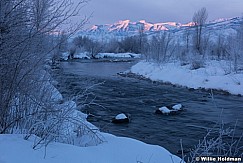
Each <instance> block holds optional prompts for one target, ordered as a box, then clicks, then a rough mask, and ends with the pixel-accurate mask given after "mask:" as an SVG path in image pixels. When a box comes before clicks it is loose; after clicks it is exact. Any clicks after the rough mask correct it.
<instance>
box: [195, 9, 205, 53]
mask: <svg viewBox="0 0 243 163" xmlns="http://www.w3.org/2000/svg"><path fill="white" fill-rule="evenodd" d="M207 18H208V13H207V10H206V8H205V7H203V8H201V9H200V10H198V11H197V12H195V13H194V15H193V18H192V21H193V22H194V23H195V36H194V39H195V40H194V47H195V49H196V50H197V51H198V52H199V54H202V41H203V36H202V35H203V32H202V30H203V27H204V25H205V23H206V20H207Z"/></svg>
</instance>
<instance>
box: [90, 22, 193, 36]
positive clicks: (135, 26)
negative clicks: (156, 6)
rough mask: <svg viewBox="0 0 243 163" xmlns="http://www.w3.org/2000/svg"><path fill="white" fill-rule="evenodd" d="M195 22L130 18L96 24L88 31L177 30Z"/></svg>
mask: <svg viewBox="0 0 243 163" xmlns="http://www.w3.org/2000/svg"><path fill="white" fill-rule="evenodd" d="M193 25H194V23H192V22H190V23H188V24H180V23H176V22H165V23H150V22H146V21H145V20H140V21H138V22H132V21H130V20H123V21H118V22H116V23H114V24H106V25H94V26H92V28H91V29H88V30H87V32H92V33H100V32H105V33H110V32H118V33H119V32H120V33H121V32H129V33H136V32H139V31H141V30H142V31H143V32H154V31H163V30H175V29H179V28H181V27H187V26H193Z"/></svg>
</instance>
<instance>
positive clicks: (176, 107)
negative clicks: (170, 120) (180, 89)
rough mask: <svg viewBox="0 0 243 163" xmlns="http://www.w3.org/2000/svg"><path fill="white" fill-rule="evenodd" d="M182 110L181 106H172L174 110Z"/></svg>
mask: <svg viewBox="0 0 243 163" xmlns="http://www.w3.org/2000/svg"><path fill="white" fill-rule="evenodd" d="M181 108H182V105H181V104H176V105H174V106H172V109H174V110H181Z"/></svg>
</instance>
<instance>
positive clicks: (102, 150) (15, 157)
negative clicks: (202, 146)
mask: <svg viewBox="0 0 243 163" xmlns="http://www.w3.org/2000/svg"><path fill="white" fill-rule="evenodd" d="M103 136H104V137H105V139H106V142H104V143H102V144H100V145H97V146H91V147H78V146H73V145H69V144H61V143H51V144H49V145H48V146H47V148H46V149H45V148H44V147H43V148H41V149H37V150H34V149H32V146H33V143H34V141H35V139H36V137H34V136H33V137H31V138H30V139H29V140H24V139H23V135H0V153H1V155H0V162H1V163H20V162H23V163H34V162H36V163H69V162H70V163H81V162H82V163H124V162H126V163H136V162H156V163H159V162H163V163H179V162H180V158H178V157H177V156H174V155H172V154H171V153H169V152H168V151H167V150H165V149H164V148H162V147H160V146H154V145H148V144H145V143H142V142H140V141H137V140H134V139H130V138H122V137H116V136H113V135H110V134H105V133H103ZM45 150H46V151H45ZM45 152H46V155H45Z"/></svg>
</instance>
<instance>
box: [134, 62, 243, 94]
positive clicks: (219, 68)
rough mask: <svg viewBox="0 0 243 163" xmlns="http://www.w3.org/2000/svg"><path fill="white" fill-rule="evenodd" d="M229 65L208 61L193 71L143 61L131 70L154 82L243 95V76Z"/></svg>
mask: <svg viewBox="0 0 243 163" xmlns="http://www.w3.org/2000/svg"><path fill="white" fill-rule="evenodd" d="M229 65H230V64H229V63H228V62H226V61H208V62H206V63H205V67H204V68H199V69H196V70H191V69H190V65H185V66H181V65H180V63H179V62H178V63H177V62H175V63H165V64H161V65H159V64H157V63H151V62H145V61H141V62H139V63H137V64H136V65H134V66H133V67H132V68H131V72H132V73H135V74H138V75H142V76H144V77H146V78H149V79H151V80H153V81H163V82H169V83H171V84H175V85H181V86H186V87H188V88H194V89H198V88H206V89H217V90H223V91H227V92H229V93H231V94H235V95H238V94H241V95H243V74H242V73H234V72H231V68H230V66H229Z"/></svg>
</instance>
